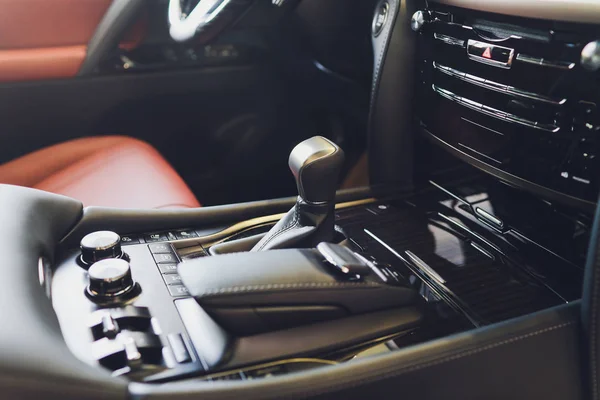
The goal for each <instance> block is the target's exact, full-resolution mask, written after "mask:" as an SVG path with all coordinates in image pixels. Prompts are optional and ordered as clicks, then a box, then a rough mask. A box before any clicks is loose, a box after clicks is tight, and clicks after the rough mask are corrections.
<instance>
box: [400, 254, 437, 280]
mask: <svg viewBox="0 0 600 400" xmlns="http://www.w3.org/2000/svg"><path fill="white" fill-rule="evenodd" d="M404 253H405V254H406V255H407V256H408V257H409V258H410V260H411V261H412V262H413V264H415V265H416V266H417V267H419V268H420V269H421V270H422V271H423V272H424V273H425V274H427V275H428V276H429V277H430V278H433V279H435V280H436V281H438V282H439V283H441V284H444V283H446V280H445V279H444V278H442V277H441V276H440V274H438V273H437V272H435V270H434V269H433V268H431V267H430V266H429V265H427V263H426V262H425V261H423V260H421V259H420V258H419V257H417V255H416V254H415V253H413V252H412V251H410V250H406V251H405V252H404Z"/></svg>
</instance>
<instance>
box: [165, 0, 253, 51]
mask: <svg viewBox="0 0 600 400" xmlns="http://www.w3.org/2000/svg"><path fill="white" fill-rule="evenodd" d="M193 2H194V0H192V1H191V3H193ZM251 2H252V0H200V1H198V2H197V4H196V6H195V7H194V8H193V9H192V10H191V11H190V12H189V13H188V14H187V15H186V13H185V12H184V10H185V9H186V8H187V6H188V5H189V4H190V0H169V25H170V28H169V33H170V35H171V37H172V38H173V40H175V41H177V42H184V41H186V40H190V39H192V38H194V37H197V36H199V37H200V40H201V41H208V40H210V39H211V38H213V37H214V36H215V35H217V34H218V33H219V32H220V31H221V30H222V29H223V28H224V27H225V26H226V25H228V24H229V23H231V22H232V21H233V20H235V19H236V18H237V17H239V16H240V15H241V14H242V13H243V12H244V11H245V10H246V9H247V8H248V6H249V5H250V3H251Z"/></svg>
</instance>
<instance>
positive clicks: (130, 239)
mask: <svg viewBox="0 0 600 400" xmlns="http://www.w3.org/2000/svg"><path fill="white" fill-rule="evenodd" d="M139 242H140V238H139V237H138V236H135V235H127V236H121V244H122V245H123V246H126V245H128V244H138V243H139Z"/></svg>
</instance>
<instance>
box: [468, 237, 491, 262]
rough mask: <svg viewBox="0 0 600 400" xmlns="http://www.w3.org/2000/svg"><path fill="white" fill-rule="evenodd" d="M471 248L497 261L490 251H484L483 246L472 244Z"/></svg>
mask: <svg viewBox="0 0 600 400" xmlns="http://www.w3.org/2000/svg"><path fill="white" fill-rule="evenodd" d="M471 247H473V248H474V249H475V250H477V251H479V252H480V253H482V254H483V255H484V256H486V257H488V258H490V259H492V260H495V259H496V257H494V255H493V254H492V253H490V252H489V251H487V250H486V249H484V248H483V247H481V245H480V244H479V243H477V242H473V241H472V242H471Z"/></svg>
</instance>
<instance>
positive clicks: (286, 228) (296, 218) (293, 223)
mask: <svg viewBox="0 0 600 400" xmlns="http://www.w3.org/2000/svg"><path fill="white" fill-rule="evenodd" d="M284 218H285V217H284ZM299 220H300V218H299V216H298V205H297V204H296V205H295V206H294V217H293V218H292V221H291V222H290V224H289V225H287V226H284V227H283V228H281V230H280V231H278V232H275V233H274V234H273V235H272V236H270V237H267V236H265V237H266V240H265V241H264V242H263V243H262V244H261V246H260V247H259V248H258V251H260V250H262V249H264V248H265V246H266V245H267V244H269V243H271V242H272V241H273V240H275V238H277V237H279V236H281V235H283V234H284V233H285V232H287V231H289V230H291V229H292V228H295V227H296V225H298V221H299ZM268 234H269V233H267V235H268Z"/></svg>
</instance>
